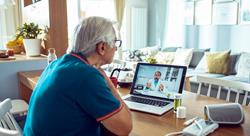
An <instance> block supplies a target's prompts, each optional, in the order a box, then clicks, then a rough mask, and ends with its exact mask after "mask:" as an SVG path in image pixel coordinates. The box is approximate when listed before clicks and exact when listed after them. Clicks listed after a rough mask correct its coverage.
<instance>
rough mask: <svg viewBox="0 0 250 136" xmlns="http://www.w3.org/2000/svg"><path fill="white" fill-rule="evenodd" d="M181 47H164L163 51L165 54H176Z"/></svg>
mask: <svg viewBox="0 0 250 136" xmlns="http://www.w3.org/2000/svg"><path fill="white" fill-rule="evenodd" d="M178 48H181V47H164V48H162V50H161V51H163V52H176V50H177V49H178Z"/></svg>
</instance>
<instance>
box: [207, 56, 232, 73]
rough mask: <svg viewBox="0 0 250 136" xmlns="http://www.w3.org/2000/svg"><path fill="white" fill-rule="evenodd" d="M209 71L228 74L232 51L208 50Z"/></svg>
mask: <svg viewBox="0 0 250 136" xmlns="http://www.w3.org/2000/svg"><path fill="white" fill-rule="evenodd" d="M205 56H206V60H207V67H208V72H209V73H216V74H228V64H229V57H230V51H223V52H206V53H205Z"/></svg>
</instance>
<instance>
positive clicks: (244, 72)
mask: <svg viewBox="0 0 250 136" xmlns="http://www.w3.org/2000/svg"><path fill="white" fill-rule="evenodd" d="M236 76H237V77H242V78H249V76H250V53H242V54H241V56H240V60H239V64H238V69H237V75H236Z"/></svg>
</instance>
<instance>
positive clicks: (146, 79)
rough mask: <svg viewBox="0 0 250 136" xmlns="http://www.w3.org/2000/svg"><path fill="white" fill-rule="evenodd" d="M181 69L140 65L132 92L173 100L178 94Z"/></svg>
mask: <svg viewBox="0 0 250 136" xmlns="http://www.w3.org/2000/svg"><path fill="white" fill-rule="evenodd" d="M182 73H183V68H176V67H171V66H168V67H166V66H152V65H140V66H139V69H138V73H137V76H136V77H135V78H136V80H135V85H134V87H133V91H134V93H135V94H142V95H147V96H155V97H161V98H170V99H173V98H174V95H175V94H176V93H178V91H179V88H180V83H181V79H182Z"/></svg>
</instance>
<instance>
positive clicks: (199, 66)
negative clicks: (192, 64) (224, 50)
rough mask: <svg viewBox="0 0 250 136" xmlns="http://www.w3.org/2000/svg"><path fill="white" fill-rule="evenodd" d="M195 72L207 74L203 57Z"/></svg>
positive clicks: (205, 61) (204, 57)
mask: <svg viewBox="0 0 250 136" xmlns="http://www.w3.org/2000/svg"><path fill="white" fill-rule="evenodd" d="M195 70H196V71H202V72H207V60H206V56H205V55H204V56H203V57H202V59H201V61H200V62H199V64H198V65H197V66H196V68H195Z"/></svg>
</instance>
